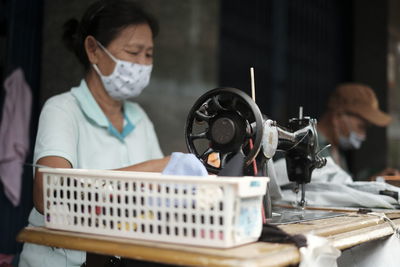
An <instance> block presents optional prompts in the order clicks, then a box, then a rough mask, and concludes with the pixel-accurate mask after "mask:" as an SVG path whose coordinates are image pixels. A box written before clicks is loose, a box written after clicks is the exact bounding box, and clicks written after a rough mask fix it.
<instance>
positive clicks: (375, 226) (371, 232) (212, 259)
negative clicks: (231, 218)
mask: <svg viewBox="0 0 400 267" xmlns="http://www.w3.org/2000/svg"><path fill="white" fill-rule="evenodd" d="M387 216H388V217H389V218H391V219H392V221H393V222H394V223H395V224H396V225H400V211H392V212H390V213H387ZM280 227H281V228H282V229H283V230H285V231H287V232H288V233H291V234H298V233H303V234H304V233H308V232H311V231H312V232H313V233H314V234H316V235H319V236H323V237H327V238H329V239H330V240H332V242H333V245H334V246H335V247H336V248H338V249H341V250H343V249H346V248H350V247H353V246H355V245H359V244H362V243H364V242H368V241H372V240H376V239H379V238H382V237H385V236H388V235H391V234H392V233H393V229H392V227H391V226H390V225H389V223H387V222H385V221H383V220H381V219H380V218H379V217H377V216H372V215H361V214H356V213H349V214H348V215H345V216H342V217H335V218H329V219H321V220H314V221H308V222H302V223H295V224H288V225H282V226H280ZM17 240H18V241H20V242H30V243H36V244H42V245H47V246H54V247H62V248H66V249H76V250H82V251H87V252H92V253H97V254H106V255H119V256H122V257H125V258H131V259H140V260H148V261H153V262H162V263H168V264H173V265H186V266H287V265H290V264H297V263H299V260H300V254H299V252H298V249H297V248H296V247H295V246H294V245H289V244H276V243H265V242H256V243H252V244H247V245H243V246H239V247H235V248H229V249H214V248H212V249H211V248H204V247H194V246H183V245H175V244H168V243H159V242H158V243H157V242H149V241H144V240H137V239H135V240H134V239H124V238H115V237H107V236H100V235H92V234H83V233H76V232H66V231H56V230H50V229H47V228H44V227H26V228H25V229H23V230H22V231H21V232H20V233H19V235H18V237H17Z"/></svg>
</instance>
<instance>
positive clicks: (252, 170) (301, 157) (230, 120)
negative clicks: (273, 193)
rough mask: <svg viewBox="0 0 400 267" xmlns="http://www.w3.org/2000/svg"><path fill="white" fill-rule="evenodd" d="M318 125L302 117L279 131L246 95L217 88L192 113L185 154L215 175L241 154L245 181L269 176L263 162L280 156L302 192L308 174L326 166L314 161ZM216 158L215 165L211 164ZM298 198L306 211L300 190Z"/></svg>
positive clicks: (200, 99)
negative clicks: (196, 159) (284, 160)
mask: <svg viewBox="0 0 400 267" xmlns="http://www.w3.org/2000/svg"><path fill="white" fill-rule="evenodd" d="M316 123H317V121H316V120H315V119H312V118H309V117H303V116H302V115H301V114H300V115H299V118H294V119H291V120H289V123H288V125H287V126H286V127H283V126H280V125H278V124H277V123H276V122H275V121H272V120H270V119H268V117H267V116H265V115H263V114H262V113H261V112H260V110H259V108H258V106H257V105H256V103H255V102H254V101H253V100H252V99H251V98H250V97H249V96H248V95H247V94H245V93H244V92H242V91H240V90H238V89H235V88H216V89H213V90H211V91H209V92H207V93H205V94H204V95H202V96H201V97H200V98H199V99H198V100H197V101H196V103H195V104H194V105H193V107H192V109H191V110H190V112H189V114H188V118H187V121H186V127H185V140H186V144H187V147H188V150H189V152H191V153H193V154H195V155H196V156H197V157H198V158H199V160H200V161H201V162H202V163H203V164H204V166H205V167H206V168H207V170H208V171H209V172H211V173H215V174H219V173H220V172H221V171H222V170H223V169H224V168H225V166H226V165H227V164H228V162H229V161H230V159H231V158H233V157H234V156H235V155H237V154H238V153H239V154H242V155H243V166H242V167H243V175H246V176H256V175H258V176H267V169H266V166H267V164H266V163H267V161H268V160H269V159H271V158H272V157H273V156H274V154H275V152H276V151H277V150H282V151H284V152H285V158H286V165H287V173H288V178H289V180H290V181H292V182H296V183H297V184H299V185H302V189H303V187H304V184H305V183H309V182H310V180H311V174H312V171H313V170H314V169H315V168H321V167H322V166H324V165H325V164H326V160H325V158H322V157H319V155H318V153H319V152H320V149H319V145H318V135H317V130H316ZM260 151H262V153H261V152H260ZM215 155H217V156H218V159H219V162H218V164H212V163H211V162H210V157H211V156H215ZM253 161H255V165H256V166H254V163H253ZM302 193H303V194H302V200H303V203H301V205H304V204H305V203H304V189H303V190H302Z"/></svg>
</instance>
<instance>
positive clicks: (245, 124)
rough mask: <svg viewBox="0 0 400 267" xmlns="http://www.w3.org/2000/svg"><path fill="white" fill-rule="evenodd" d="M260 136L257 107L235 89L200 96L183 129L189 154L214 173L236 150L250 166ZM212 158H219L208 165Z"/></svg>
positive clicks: (214, 90) (260, 127)
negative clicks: (216, 156) (216, 161)
mask: <svg viewBox="0 0 400 267" xmlns="http://www.w3.org/2000/svg"><path fill="white" fill-rule="evenodd" d="M262 135H263V118H262V114H261V112H260V110H259V108H258V106H257V105H256V104H255V103H254V101H253V100H252V99H251V98H250V97H249V96H248V95H247V94H246V93H244V92H242V91H240V90H239V89H235V88H216V89H213V90H211V91H209V92H207V93H205V94H204V95H202V96H201V97H200V98H199V99H198V100H197V101H196V103H195V104H194V105H193V107H192V109H191V110H190V112H189V114H188V118H187V121H186V127H185V140H186V145H187V147H188V150H189V152H190V153H193V154H194V155H196V156H197V158H199V159H200V161H202V163H203V164H204V166H205V167H206V168H207V170H208V171H209V172H211V173H215V174H217V173H218V172H219V171H220V170H222V169H223V168H224V166H225V164H226V163H227V162H228V161H229V159H230V158H231V157H232V156H234V155H235V154H236V153H237V152H239V151H241V152H243V153H244V155H245V165H246V166H248V165H250V163H251V162H252V161H253V160H254V159H255V157H256V156H257V154H258V152H259V150H260V147H261V141H262ZM211 155H218V157H219V160H218V161H219V162H218V164H212V163H211V160H210V158H209V157H210V156H211Z"/></svg>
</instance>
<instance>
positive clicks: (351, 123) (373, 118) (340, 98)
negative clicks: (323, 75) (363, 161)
mask: <svg viewBox="0 0 400 267" xmlns="http://www.w3.org/2000/svg"><path fill="white" fill-rule="evenodd" d="M391 120H392V119H391V117H390V116H389V115H388V114H386V113H385V112H383V111H381V110H380V109H379V103H378V99H377V98H376V95H375V93H374V91H373V90H372V89H371V88H370V87H369V86H367V85H364V84H359V83H345V84H340V85H339V86H337V87H336V89H335V91H334V92H333V93H332V95H331V96H330V98H329V100H328V107H327V110H326V111H325V113H324V114H323V115H322V116H321V118H320V119H319V121H318V125H317V130H318V134H319V136H318V137H319V143H320V147H321V148H323V147H325V146H326V145H328V144H331V148H330V149H325V150H324V151H323V152H321V155H322V156H331V157H332V158H333V160H334V161H335V162H336V164H338V165H339V166H340V167H342V168H343V169H344V170H345V171H347V172H348V167H347V164H346V160H345V157H344V155H343V152H344V151H347V150H354V149H359V148H360V147H361V145H362V143H363V142H364V141H365V140H366V138H367V134H366V129H367V127H368V126H369V125H375V126H379V127H385V126H387V125H389V123H390V122H391ZM399 174H400V173H399V172H398V171H397V170H396V169H392V168H387V169H385V170H383V171H382V172H381V173H379V174H376V175H374V176H377V175H399Z"/></svg>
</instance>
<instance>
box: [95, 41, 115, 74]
mask: <svg viewBox="0 0 400 267" xmlns="http://www.w3.org/2000/svg"><path fill="white" fill-rule="evenodd" d="M96 43H97V44H98V45H99V47H100V48H101V49H102V50H103V51H104V52H105V53H106V54H107V55H108V56H109V57H110V58H111V59H112V60H113V61H114V62H115V64H117V63H118V60H117V59H116V58H115V57H114V56H113V55H112V54H111V53H110V52H109V51H108V50H107V48H105V47H104V46H103V45H102V44H101V43H100V42H99V41H97V40H96ZM92 66H93V69H94V70H95V71H96V72H97V74H98V75H99V76H100V77H101V76H104V75H103V74H102V73H101V71H100V69H99V67H97V65H96V64H92Z"/></svg>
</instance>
